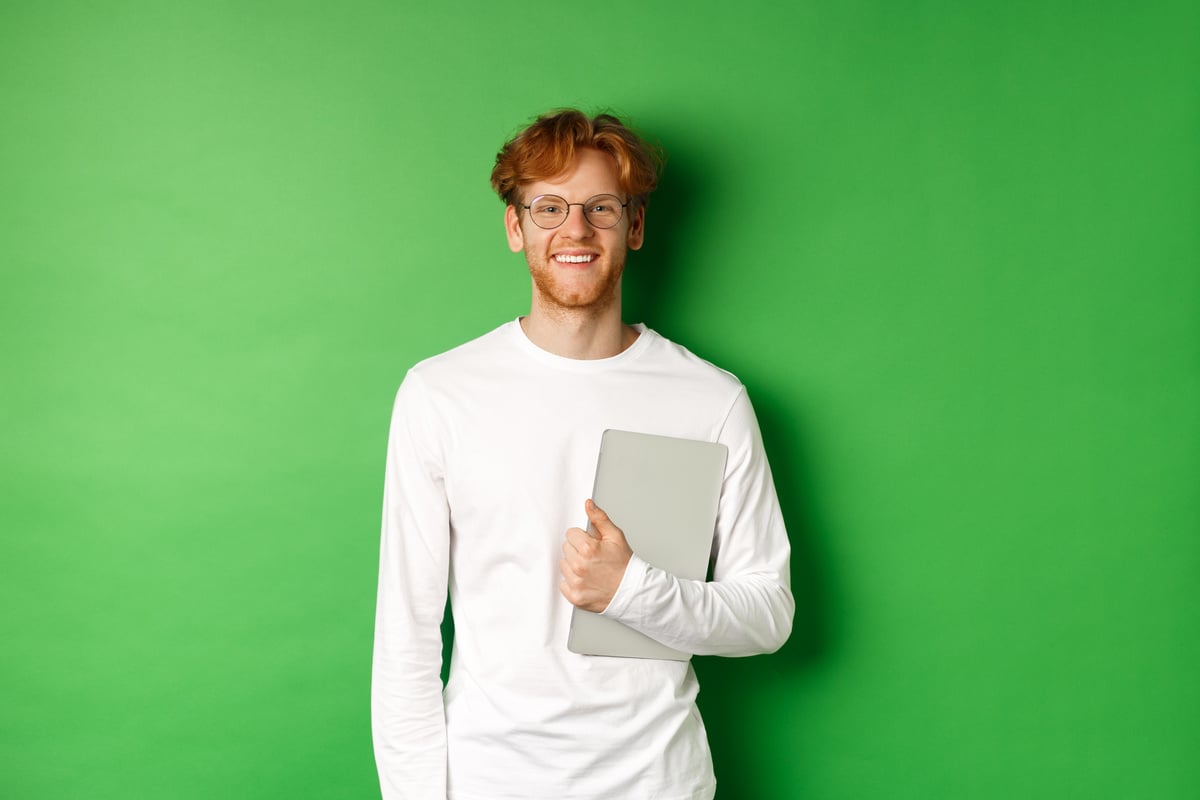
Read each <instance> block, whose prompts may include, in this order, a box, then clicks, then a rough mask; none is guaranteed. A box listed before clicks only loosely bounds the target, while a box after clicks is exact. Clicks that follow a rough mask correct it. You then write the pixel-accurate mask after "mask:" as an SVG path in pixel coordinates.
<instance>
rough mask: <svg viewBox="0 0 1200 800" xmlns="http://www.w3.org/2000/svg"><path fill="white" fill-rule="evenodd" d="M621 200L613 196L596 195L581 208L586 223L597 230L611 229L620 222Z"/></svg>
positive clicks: (622, 209)
mask: <svg viewBox="0 0 1200 800" xmlns="http://www.w3.org/2000/svg"><path fill="white" fill-rule="evenodd" d="M624 210H625V209H624V208H622V207H621V198H619V197H617V196H616V195H613V194H598V195H596V196H595V197H593V198H591V199H590V200H588V201H587V203H585V204H584V206H583V213H584V214H586V215H587V218H588V222H590V223H592V224H593V225H595V226H596V227H597V228H611V227H612V226H614V225H616V224H617V223H618V222H620V221H621V212H622V211H624Z"/></svg>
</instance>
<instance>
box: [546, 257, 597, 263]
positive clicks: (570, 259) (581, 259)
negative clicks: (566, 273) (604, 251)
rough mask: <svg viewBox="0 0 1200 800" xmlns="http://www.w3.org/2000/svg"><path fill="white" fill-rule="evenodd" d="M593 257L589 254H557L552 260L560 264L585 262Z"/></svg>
mask: <svg viewBox="0 0 1200 800" xmlns="http://www.w3.org/2000/svg"><path fill="white" fill-rule="evenodd" d="M593 258H595V256H591V255H588V256H566V255H557V256H555V257H554V260H555V261H558V262H559V263H561V264H587V263H589V262H590V261H591V260H592V259H593Z"/></svg>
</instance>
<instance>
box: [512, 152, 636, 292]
mask: <svg viewBox="0 0 1200 800" xmlns="http://www.w3.org/2000/svg"><path fill="white" fill-rule="evenodd" d="M543 194H553V195H558V196H559V197H562V198H564V199H565V200H566V201H567V202H568V203H582V202H584V201H585V200H588V199H590V198H592V197H595V196H596V195H598V194H613V195H617V196H618V197H620V198H621V199H622V200H625V199H627V198H626V195H625V194H624V193H623V192H622V191H621V185H620V182H619V181H618V180H617V165H616V162H615V161H614V160H613V158H612V156H610V155H608V154H606V153H602V152H600V151H599V150H592V149H584V150H580V151H579V153H578V156H577V158H576V159H575V163H574V165H573V166H572V167H571V168H569V169H568V170H567V171H566V172H565V173H563V174H562V175H559V176H557V177H555V178H554V179H552V180H548V181H537V182H535V183H531V184H529V185H528V186H524V187H522V191H521V201H522V202H523V203H525V204H528V203H529V201H530V200H532V199H533V198H535V197H538V196H539V195H543ZM569 209H570V211H569V213H568V214H567V219H566V221H565V222H563V223H562V225H560V226H559V227H557V228H552V229H550V230H545V229H543V228H539V227H538V226H537V225H535V224H534V223H533V221H532V220H531V219H529V212H528V211H526V210H524V209H517V208H514V207H512V206H509V207H508V209H507V210H506V211H505V215H504V224H505V229H506V231H507V233H508V246H509V248H510V249H511V250H512V251H513V252H514V253H518V252H520V251H522V250H524V251H525V261H526V262H527V263H528V264H529V274H530V276H531V277H532V278H533V293H534V303H535V304H541V305H542V306H543V307H545V308H547V310H550V309H558V310H568V309H571V310H600V309H603V308H606V307H608V306H609V305H611V304H612V303H613V302H615V301H618V300H619V299H620V297H621V271H622V270H623V269H624V268H625V254H626V252H627V250H637V249H638V248H639V247H641V246H642V228H643V221H644V215H643V212H642V210H640V209H639V210H638V212H637V213H636V214H632V215H631V214H630V213H629V209H628V208H627V209H625V213H624V214H623V215H622V216H621V221H620V222H618V223H617V224H616V226H615V227H612V228H596V227H594V226H593V225H592V224H591V223H589V222H588V221H587V218H586V217H584V215H583V208H582V206H577V205H572V206H570V207H569ZM518 212H519V213H518Z"/></svg>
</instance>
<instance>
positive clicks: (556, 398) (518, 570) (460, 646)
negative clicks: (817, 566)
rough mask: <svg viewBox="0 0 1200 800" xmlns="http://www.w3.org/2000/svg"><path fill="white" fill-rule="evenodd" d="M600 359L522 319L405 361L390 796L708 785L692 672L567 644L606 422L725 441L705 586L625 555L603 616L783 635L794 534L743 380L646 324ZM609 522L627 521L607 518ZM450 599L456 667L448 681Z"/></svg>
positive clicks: (384, 772)
mask: <svg viewBox="0 0 1200 800" xmlns="http://www.w3.org/2000/svg"><path fill="white" fill-rule="evenodd" d="M639 330H640V333H641V335H640V336H639V337H638V339H637V341H636V342H634V344H633V345H631V346H630V347H629V348H628V349H626V350H625V351H624V352H622V353H620V354H619V355H616V356H613V357H612V358H606V359H598V360H575V359H568V358H562V357H559V356H556V355H553V354H551V353H548V352H546V351H544V350H542V349H540V348H538V347H537V346H536V345H534V344H533V343H532V342H530V341H529V339H528V338H527V337H526V336H525V334H524V332H523V331H522V329H521V327H520V324H519V323H518V322H516V321H513V322H510V323H507V324H505V325H502V326H501V327H499V328H497V329H496V330H494V331H492V332H491V333H489V334H486V335H485V336H482V337H480V338H478V339H475V340H474V341H471V342H468V343H467V344H464V345H462V346H460V347H458V348H455V349H454V350H451V351H449V352H447V353H443V354H442V355H439V356H436V357H434V358H431V359H427V360H426V361H423V362H421V363H420V364H418V365H416V366H415V367H413V368H412V369H411V370H410V371H409V373H408V375H407V376H406V377H405V379H404V382H403V383H402V385H401V387H400V390H399V392H398V393H397V396H396V404H395V408H394V411H393V416H392V424H391V430H390V436H389V441H388V451H387V470H386V477H385V487H384V502H383V533H382V544H381V551H380V574H379V597H378V607H377V614H376V628H375V656H374V665H373V677H372V686H371V712H372V713H371V716H372V729H373V734H374V741H375V758H376V763H377V766H378V768H379V776H380V784H381V787H382V790H383V797H384V798H385V800H395V799H397V798H405V799H406V800H418V799H419V800H445V798H450V799H451V800H485V798H486V800H501V799H505V798H511V799H512V800H516V799H517V798H520V800H551V798H552V799H553V800H571V799H572V798H579V799H580V800H582V799H583V798H587V799H588V800H599V799H600V798H604V800H613V799H615V798H622V800H641V799H645V800H649V798H654V799H655V800H684V798H686V799H687V800H696V799H697V798H711V797H712V796H713V793H714V791H715V785H716V782H715V778H714V776H713V772H712V760H711V756H710V754H709V750H708V743H707V738H706V735H705V731H704V724H703V722H702V721H701V719H700V715H699V712H698V710H697V708H696V704H695V698H696V694H697V691H698V689H699V687H698V685H697V682H696V676H695V673H694V672H693V671H692V668H691V665H690V664H688V663H686V662H678V661H660V660H646V659H625V658H606V657H598V656H584V655H578V654H576V653H572V652H570V651H569V650H567V634H568V632H569V629H570V621H571V605H570V603H568V602H567V600H566V599H565V598H563V596H562V595H561V594H560V593H559V590H558V584H559V580H560V576H559V571H558V562H559V559H560V557H561V553H562V549H561V548H562V542H563V540H564V534H565V532H566V530H567V529H568V528H570V527H574V526H579V527H584V526H586V522H587V520H586V517H585V515H584V512H583V501H584V500H585V499H586V498H587V497H588V496H589V494H590V492H591V487H592V480H593V478H594V473H595V465H596V456H597V453H598V452H599V446H600V436H601V434H602V433H603V431H604V430H605V429H606V428H618V429H622V430H631V431H640V432H645V433H654V434H660V435H664V436H678V437H684V438H690V439H702V440H706V441H719V442H722V443H724V444H726V445H727V446H728V447H729V459H728V463H727V465H726V472H725V479H724V482H723V484H722V491H721V500H720V504H719V507H718V517H717V528H716V534H715V537H714V542H713V565H712V578H713V579H712V581H708V582H705V581H693V580H682V579H677V578H675V577H674V576H672V575H669V574H667V573H665V572H664V571H662V570H660V569H657V568H655V567H653V566H651V565H649V564H647V563H646V562H644V561H643V560H642V559H640V558H638V557H637V555H636V554H635V555H634V557H633V559H632V560H631V561H630V564H629V566H628V568H627V569H626V572H625V576H624V578H623V580H622V581H621V584H620V587H619V588H618V590H617V593H616V595H615V596H614V597H613V599H612V601H611V603H610V604H609V606H608V608H607V609H606V610H605V612H604V613H605V615H607V616H611V617H615V618H616V619H618V620H620V621H621V622H623V623H624V624H626V625H629V626H630V627H633V628H635V629H637V630H639V631H641V632H642V633H645V634H646V635H648V636H650V637H652V638H654V639H657V640H659V641H661V642H663V643H665V644H667V645H669V646H671V647H674V648H676V649H679V650H683V651H685V652H690V653H697V654H720V655H731V656H737V655H752V654H756V653H764V652H772V651H774V650H776V649H778V648H779V647H780V645H782V644H783V642H784V641H785V640H786V639H787V637H788V634H789V633H790V631H791V624H792V614H793V600H792V595H791V591H790V589H789V585H788V556H789V548H788V540H787V533H786V531H785V529H784V524H783V519H782V516H781V515H780V511H779V504H778V500H777V498H776V494H775V488H774V485H773V483H772V481H771V473H770V468H769V466H768V464H767V459H766V456H765V454H764V452H763V447H762V441H761V437H760V435H759V431H758V426H757V423H756V421H755V418H754V412H753V410H752V409H751V406H750V402H749V400H748V399H747V397H746V392H745V389H744V388H743V387H742V385H741V384H740V383H739V382H738V381H737V379H736V378H734V377H733V376H732V375H730V374H729V373H727V372H724V371H722V370H719V369H717V368H716V367H714V366H712V365H711V364H709V363H707V362H705V361H703V360H701V359H699V358H697V357H696V356H694V355H692V354H691V353H690V352H688V351H687V350H685V349H684V348H682V347H679V346H678V345H675V344H673V343H671V342H669V341H667V340H666V339H664V338H662V337H661V336H659V335H657V334H656V333H654V332H653V331H651V330H648V329H645V328H642V327H641V326H639ZM617 522H618V524H619V520H618V521H617ZM447 590H448V591H449V595H450V604H451V608H452V613H453V616H454V629H455V634H454V636H455V638H454V647H453V655H452V657H451V663H450V675H449V680H448V682H447V684H446V687H445V690H444V691H443V688H442V685H441V679H440V669H441V653H442V645H441V636H440V627H439V626H440V623H441V619H442V612H443V608H444V605H445V601H446V594H447Z"/></svg>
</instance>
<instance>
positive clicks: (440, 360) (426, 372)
mask: <svg viewBox="0 0 1200 800" xmlns="http://www.w3.org/2000/svg"><path fill="white" fill-rule="evenodd" d="M514 325H516V322H506V323H504V324H503V325H501V326H499V327H497V328H494V329H493V330H490V331H488V332H487V333H485V334H483V335H482V336H479V337H476V338H474V339H471V340H470V341H467V342H464V343H463V344H460V345H458V346H457V347H454V348H451V349H450V350H447V351H445V352H443V353H438V354H437V355H434V356H430V357H428V358H425V359H422V360H421V361H418V362H417V363H416V364H414V365H413V366H412V367H411V368H410V369H409V370H408V377H406V378H405V380H408V379H410V378H412V377H413V376H416V377H417V378H418V379H420V380H423V381H425V382H428V383H434V384H436V383H439V382H441V381H444V380H446V379H448V378H452V377H454V376H460V375H464V374H470V372H471V370H472V368H473V367H475V366H477V365H480V364H489V363H493V362H494V361H495V360H496V359H497V358H498V357H499V356H500V355H501V354H502V353H504V352H506V351H507V350H509V349H510V346H511V345H510V343H511V339H512V335H513V330H512V328H513V326H514Z"/></svg>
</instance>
